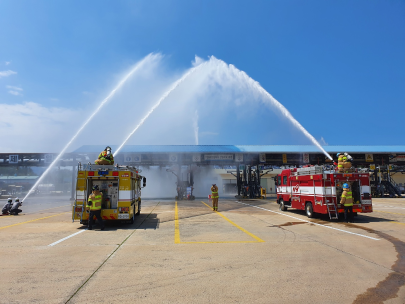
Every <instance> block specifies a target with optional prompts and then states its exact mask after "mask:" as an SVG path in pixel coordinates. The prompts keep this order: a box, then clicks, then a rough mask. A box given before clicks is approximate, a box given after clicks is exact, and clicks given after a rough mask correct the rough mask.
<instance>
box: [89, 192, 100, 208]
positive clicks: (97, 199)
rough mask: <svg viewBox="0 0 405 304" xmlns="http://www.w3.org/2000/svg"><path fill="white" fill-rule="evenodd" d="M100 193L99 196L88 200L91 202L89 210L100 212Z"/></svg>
mask: <svg viewBox="0 0 405 304" xmlns="http://www.w3.org/2000/svg"><path fill="white" fill-rule="evenodd" d="M102 198H103V197H102V195H101V193H100V194H99V195H94V197H92V198H90V199H89V202H90V200H91V205H90V210H93V211H94V210H100V209H101V201H102Z"/></svg>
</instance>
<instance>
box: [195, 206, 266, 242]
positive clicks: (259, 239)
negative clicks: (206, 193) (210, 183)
mask: <svg viewBox="0 0 405 304" xmlns="http://www.w3.org/2000/svg"><path fill="white" fill-rule="evenodd" d="M201 203H203V204H204V205H205V206H207V207H208V208H210V209H211V207H210V206H208V205H207V204H206V203H204V202H203V201H201ZM215 212H216V213H217V214H218V215H220V216H221V217H222V218H223V219H225V220H227V221H228V222H229V223H231V224H232V225H234V226H235V227H236V228H238V229H239V230H241V231H243V232H244V233H246V234H247V235H249V236H251V237H252V238H254V239H255V240H256V241H258V242H260V243H263V242H264V241H263V240H262V239H261V238H259V237H257V236H255V235H254V234H253V233H250V232H249V231H247V230H246V229H243V228H242V227H241V226H239V225H238V224H235V223H234V222H232V221H231V220H230V219H228V218H227V217H226V216H225V215H223V214H222V213H221V212H218V211H215Z"/></svg>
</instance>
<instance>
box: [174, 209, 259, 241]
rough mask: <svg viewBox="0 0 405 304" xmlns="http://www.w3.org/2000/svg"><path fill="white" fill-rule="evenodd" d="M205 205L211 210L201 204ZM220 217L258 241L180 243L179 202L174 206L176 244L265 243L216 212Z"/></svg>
mask: <svg viewBox="0 0 405 304" xmlns="http://www.w3.org/2000/svg"><path fill="white" fill-rule="evenodd" d="M201 203H203V204H204V205H206V206H207V207H208V208H211V207H210V206H208V205H207V204H206V203H204V202H201ZM216 212H217V213H218V214H219V215H220V216H222V217H223V218H224V219H226V220H227V221H228V222H230V223H231V224H232V225H234V226H235V227H237V228H238V229H240V230H242V231H243V232H245V233H246V234H248V235H250V236H251V237H252V238H254V239H255V240H256V241H217V242H181V241H180V227H179V209H178V207H177V202H175V205H174V243H175V244H242V243H263V242H264V241H263V240H262V239H260V238H258V237H257V236H255V235H254V234H252V233H250V232H249V231H247V230H245V229H243V228H242V227H240V226H239V225H237V224H235V223H234V222H232V221H231V220H230V219H228V218H227V217H225V216H224V215H222V214H221V213H219V212H218V211H216Z"/></svg>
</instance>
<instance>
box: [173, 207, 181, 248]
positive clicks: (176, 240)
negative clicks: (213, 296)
mask: <svg viewBox="0 0 405 304" xmlns="http://www.w3.org/2000/svg"><path fill="white" fill-rule="evenodd" d="M174 243H175V244H180V229H179V212H178V208H177V201H176V203H175V205H174Z"/></svg>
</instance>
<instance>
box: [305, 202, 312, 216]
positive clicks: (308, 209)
mask: <svg viewBox="0 0 405 304" xmlns="http://www.w3.org/2000/svg"><path fill="white" fill-rule="evenodd" d="M305 212H306V213H307V216H308V217H309V218H313V217H314V211H313V209H312V204H311V203H307V204H306V205H305Z"/></svg>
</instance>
